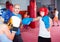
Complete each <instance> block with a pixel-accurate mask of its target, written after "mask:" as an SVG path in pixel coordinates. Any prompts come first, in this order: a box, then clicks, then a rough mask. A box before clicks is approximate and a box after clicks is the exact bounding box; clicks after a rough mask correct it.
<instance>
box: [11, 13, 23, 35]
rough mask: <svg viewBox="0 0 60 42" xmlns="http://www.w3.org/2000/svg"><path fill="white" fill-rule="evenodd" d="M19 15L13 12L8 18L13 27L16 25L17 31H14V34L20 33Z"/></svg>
mask: <svg viewBox="0 0 60 42" xmlns="http://www.w3.org/2000/svg"><path fill="white" fill-rule="evenodd" d="M21 18H22V17H21V15H20V14H18V15H15V14H13V15H12V16H11V18H10V21H11V23H12V25H13V27H17V28H18V31H17V32H16V35H19V34H20V28H19V27H20V23H21Z"/></svg>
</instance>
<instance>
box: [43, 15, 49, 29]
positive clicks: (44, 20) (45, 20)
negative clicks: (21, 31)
mask: <svg viewBox="0 0 60 42" xmlns="http://www.w3.org/2000/svg"><path fill="white" fill-rule="evenodd" d="M42 20H43V22H44V24H45V27H46V28H49V27H50V22H49V17H48V16H44V17H42Z"/></svg>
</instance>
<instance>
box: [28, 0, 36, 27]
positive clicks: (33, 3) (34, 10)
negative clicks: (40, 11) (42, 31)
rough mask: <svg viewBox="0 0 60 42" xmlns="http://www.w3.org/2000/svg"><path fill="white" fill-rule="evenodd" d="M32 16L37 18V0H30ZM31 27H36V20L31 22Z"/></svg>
mask: <svg viewBox="0 0 60 42" xmlns="http://www.w3.org/2000/svg"><path fill="white" fill-rule="evenodd" d="M29 8H30V17H31V18H36V0H30V7H29ZM30 27H31V28H35V27H36V22H31V23H30Z"/></svg>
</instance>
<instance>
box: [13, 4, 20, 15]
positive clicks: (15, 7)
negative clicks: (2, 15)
mask: <svg viewBox="0 0 60 42" xmlns="http://www.w3.org/2000/svg"><path fill="white" fill-rule="evenodd" d="M19 11H20V6H19V5H15V6H14V13H15V14H18V13H19Z"/></svg>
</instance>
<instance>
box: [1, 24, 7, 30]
mask: <svg viewBox="0 0 60 42" xmlns="http://www.w3.org/2000/svg"><path fill="white" fill-rule="evenodd" d="M0 28H2V29H3V30H6V29H7V28H8V26H7V24H0Z"/></svg>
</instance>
